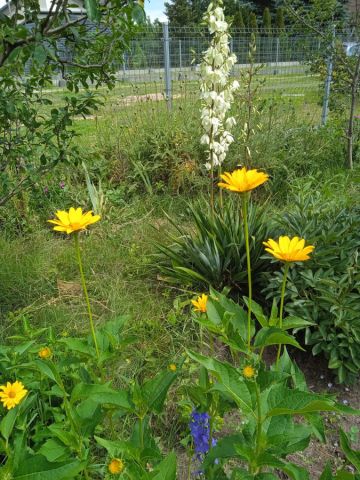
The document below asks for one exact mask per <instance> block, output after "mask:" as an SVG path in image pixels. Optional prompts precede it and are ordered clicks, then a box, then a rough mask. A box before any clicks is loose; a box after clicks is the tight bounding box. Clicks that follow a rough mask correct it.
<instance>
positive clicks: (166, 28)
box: [163, 22, 172, 110]
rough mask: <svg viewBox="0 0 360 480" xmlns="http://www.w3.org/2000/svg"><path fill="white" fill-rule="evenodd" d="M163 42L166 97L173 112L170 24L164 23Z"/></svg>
mask: <svg viewBox="0 0 360 480" xmlns="http://www.w3.org/2000/svg"><path fill="white" fill-rule="evenodd" d="M163 37H164V38H163V41H164V73H165V95H166V101H167V106H168V109H169V110H171V104H172V98H171V66H170V39H169V24H168V23H167V22H166V23H163Z"/></svg>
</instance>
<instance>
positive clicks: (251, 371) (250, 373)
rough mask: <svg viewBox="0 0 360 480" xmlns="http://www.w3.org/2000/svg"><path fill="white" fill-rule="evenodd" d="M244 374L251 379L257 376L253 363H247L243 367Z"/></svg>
mask: <svg viewBox="0 0 360 480" xmlns="http://www.w3.org/2000/svg"><path fill="white" fill-rule="evenodd" d="M242 374H243V376H244V377H245V378H246V379H248V380H250V379H252V378H254V377H255V375H256V370H255V368H254V367H253V366H252V365H245V367H244V368H243V369H242Z"/></svg>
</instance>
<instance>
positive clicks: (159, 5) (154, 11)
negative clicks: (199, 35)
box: [0, 0, 166, 22]
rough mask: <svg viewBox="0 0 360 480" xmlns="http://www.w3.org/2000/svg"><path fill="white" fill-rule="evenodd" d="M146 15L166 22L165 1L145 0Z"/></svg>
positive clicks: (0, 0) (1, 2)
mask: <svg viewBox="0 0 360 480" xmlns="http://www.w3.org/2000/svg"><path fill="white" fill-rule="evenodd" d="M4 4H5V0H0V7H1V6H2V5H4ZM144 6H145V11H146V15H147V16H148V17H150V18H151V20H155V18H158V19H159V20H160V22H165V21H166V16H165V14H164V13H163V12H164V0H145V5H144Z"/></svg>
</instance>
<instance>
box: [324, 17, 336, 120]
mask: <svg viewBox="0 0 360 480" xmlns="http://www.w3.org/2000/svg"><path fill="white" fill-rule="evenodd" d="M334 47H335V26H334V27H333V40H332V43H331V52H330V55H329V58H328V61H327V72H326V79H325V92H324V101H323V108H322V114H321V125H322V126H324V125H326V122H327V118H328V115H329V100H330V88H331V80H332V73H333V67H334V65H333V55H334Z"/></svg>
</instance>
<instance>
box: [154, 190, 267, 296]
mask: <svg viewBox="0 0 360 480" xmlns="http://www.w3.org/2000/svg"><path fill="white" fill-rule="evenodd" d="M236 200H237V198H235V199H233V198H226V202H225V205H224V207H223V209H217V210H216V211H215V212H214V214H212V212H211V209H210V206H209V204H208V202H207V201H205V200H203V201H200V202H198V203H197V204H193V205H191V204H190V205H189V206H188V215H189V222H190V224H191V225H194V230H193V231H189V229H187V228H186V227H183V226H179V225H178V224H177V221H176V219H171V218H169V220H170V222H171V224H172V225H173V226H174V227H175V228H176V230H177V232H178V234H177V235H174V234H171V233H169V235H168V236H167V239H166V240H165V241H164V242H163V243H157V249H158V250H159V252H160V254H158V255H157V256H156V260H157V268H158V269H159V270H160V272H161V274H162V275H163V276H164V277H165V278H166V280H167V281H170V282H175V283H180V284H185V285H196V286H197V287H199V288H200V287H201V288H203V289H204V288H208V286H209V285H211V286H213V287H215V288H218V289H221V288H223V287H224V286H231V287H235V288H236V289H238V290H243V289H244V285H246V283H247V272H246V252H245V240H244V233H243V225H242V221H241V215H240V205H239V203H238V202H237V201H236ZM265 215H266V211H265V209H264V208H260V207H258V206H256V205H254V204H250V208H249V234H250V253H251V265H252V271H253V278H254V281H255V285H256V280H257V279H258V275H257V274H258V273H259V272H261V271H264V269H266V268H268V267H266V265H268V262H266V261H264V260H263V259H262V258H261V256H262V254H263V245H262V241H263V240H264V239H266V238H268V236H269V226H268V223H267V222H266V221H265ZM244 293H247V289H246V287H245V290H244Z"/></svg>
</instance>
